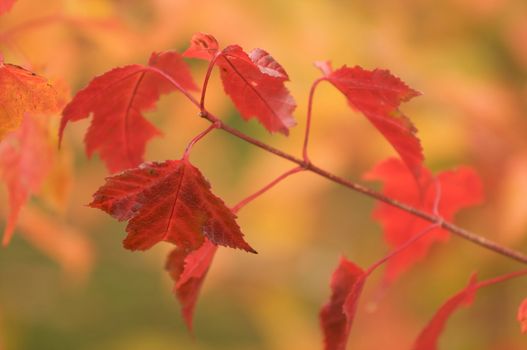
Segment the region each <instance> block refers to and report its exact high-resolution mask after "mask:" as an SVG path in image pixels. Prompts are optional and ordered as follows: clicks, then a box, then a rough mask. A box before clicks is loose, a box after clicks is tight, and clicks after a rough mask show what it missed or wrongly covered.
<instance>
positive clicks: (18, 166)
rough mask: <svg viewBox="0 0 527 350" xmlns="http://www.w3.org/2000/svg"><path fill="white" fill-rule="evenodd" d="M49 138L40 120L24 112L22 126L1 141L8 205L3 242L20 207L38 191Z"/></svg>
mask: <svg viewBox="0 0 527 350" xmlns="http://www.w3.org/2000/svg"><path fill="white" fill-rule="evenodd" d="M48 140H49V138H48V132H47V129H46V128H45V127H44V125H43V123H40V122H38V121H37V120H35V119H33V117H31V116H29V115H26V117H25V118H24V120H23V121H22V125H21V127H20V128H19V129H18V130H16V131H15V132H13V133H11V134H9V135H8V136H7V137H6V138H5V140H3V141H2V143H0V174H1V176H2V180H3V181H4V182H5V183H6V185H7V189H8V194H9V206H10V213H9V216H8V218H7V224H6V228H5V230H4V238H3V241H2V243H3V245H7V244H8V243H9V241H10V239H11V237H12V235H13V232H14V230H15V226H16V222H17V218H18V214H19V212H20V209H21V208H22V206H23V205H24V204H25V202H26V201H27V199H28V198H29V196H30V195H31V194H33V193H35V192H38V191H39V189H40V186H41V184H42V181H43V180H44V178H45V177H46V175H47V173H48V171H49V170H50V167H51V163H52V159H53V149H52V146H51V144H50V143H49V141H48Z"/></svg>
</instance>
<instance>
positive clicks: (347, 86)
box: [316, 62, 423, 176]
mask: <svg viewBox="0 0 527 350" xmlns="http://www.w3.org/2000/svg"><path fill="white" fill-rule="evenodd" d="M316 65H317V67H318V68H320V70H321V71H322V73H323V74H324V79H325V80H327V81H329V82H330V83H331V84H333V85H334V86H335V87H336V88H337V89H338V90H340V91H341V92H342V93H343V94H344V95H345V96H346V98H347V100H348V103H349V104H350V106H351V107H352V108H354V109H356V110H358V111H359V112H361V113H362V114H364V116H366V118H368V120H369V121H370V122H371V123H372V124H373V125H374V126H375V127H376V128H377V130H379V131H380V132H381V134H382V135H383V136H384V137H385V138H386V139H387V140H388V142H390V144H391V145H392V146H393V147H394V148H395V150H396V151H397V153H399V155H400V156H401V158H402V159H403V161H404V162H405V164H406V165H407V166H408V167H409V168H410V169H411V170H412V172H413V173H414V174H415V176H419V170H420V169H421V163H422V162H423V150H422V148H421V143H420V141H419V139H418V138H417V136H416V133H417V129H416V128H415V126H414V125H413V124H412V122H411V121H410V120H409V119H408V118H407V117H406V116H405V115H404V114H403V113H401V111H399V106H400V104H401V103H402V102H406V101H408V100H410V99H411V98H413V97H416V96H419V95H420V93H419V92H417V91H415V90H413V89H411V88H410V87H408V86H407V85H406V84H405V83H404V82H402V81H401V80H400V79H399V78H397V77H396V76H394V75H392V74H391V73H390V72H389V71H388V70H383V69H375V70H372V71H371V70H366V69H363V68H361V67H358V66H356V67H347V66H343V67H341V68H339V69H337V70H333V69H332V67H331V64H330V63H329V62H317V63H316Z"/></svg>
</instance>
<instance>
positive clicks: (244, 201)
mask: <svg viewBox="0 0 527 350" xmlns="http://www.w3.org/2000/svg"><path fill="white" fill-rule="evenodd" d="M302 170H304V169H303V168H301V167H294V168H293V169H291V170H288V171H286V172H285V173H283V174H282V175H280V176H278V177H277V178H276V179H274V180H273V181H271V182H270V183H268V184H267V185H265V186H264V187H262V188H261V189H259V190H258V191H256V192H254V193H253V194H251V195H249V196H248V197H246V198H244V199H242V200H241V201H240V202H239V203H238V204H236V205H235V206H234V207H232V208H231V211H232V212H233V213H237V212H238V211H239V210H240V209H241V208H243V207H245V206H246V205H247V204H249V203H250V202H252V201H253V200H255V199H256V198H258V197H260V196H261V195H262V194H264V193H265V192H267V191H269V190H270V189H271V188H273V187H274V186H275V185H276V184H278V183H279V182H281V181H282V180H284V179H285V178H287V177H289V176H291V175H293V174H296V173H298V172H300V171H302Z"/></svg>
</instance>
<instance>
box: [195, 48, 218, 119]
mask: <svg viewBox="0 0 527 350" xmlns="http://www.w3.org/2000/svg"><path fill="white" fill-rule="evenodd" d="M221 54H222V52H221V51H219V52H216V54H215V55H214V57H213V58H212V60H210V62H209V66H208V67H207V73H206V74H205V79H204V80H203V88H202V89H201V98H200V100H199V110H200V111H201V112H204V111H205V94H206V93H207V86H208V85H209V78H210V76H211V74H212V69H213V68H214V65H215V64H216V61H217V60H218V58H219V57H220V56H221Z"/></svg>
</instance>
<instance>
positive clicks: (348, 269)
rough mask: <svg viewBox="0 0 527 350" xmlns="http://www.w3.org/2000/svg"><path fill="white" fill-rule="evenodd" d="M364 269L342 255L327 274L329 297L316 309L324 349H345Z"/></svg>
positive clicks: (362, 284)
mask: <svg viewBox="0 0 527 350" xmlns="http://www.w3.org/2000/svg"><path fill="white" fill-rule="evenodd" d="M366 277H367V275H366V274H365V272H364V270H362V269H361V268H360V267H358V266H357V265H355V264H354V263H353V262H351V261H349V260H347V259H346V258H344V257H342V258H341V259H340V263H339V265H338V267H337V268H336V269H335V271H334V272H333V275H332V277H331V291H332V293H331V298H330V300H329V302H328V303H327V304H326V305H324V307H323V308H322V310H321V311H320V315H319V316H320V325H321V328H322V331H323V333H324V349H326V350H345V349H346V343H347V342H348V337H349V333H350V330H351V326H352V324H353V319H354V318H355V313H356V311H357V303H358V300H359V297H360V294H361V292H362V288H363V286H364V282H365V281H366Z"/></svg>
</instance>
